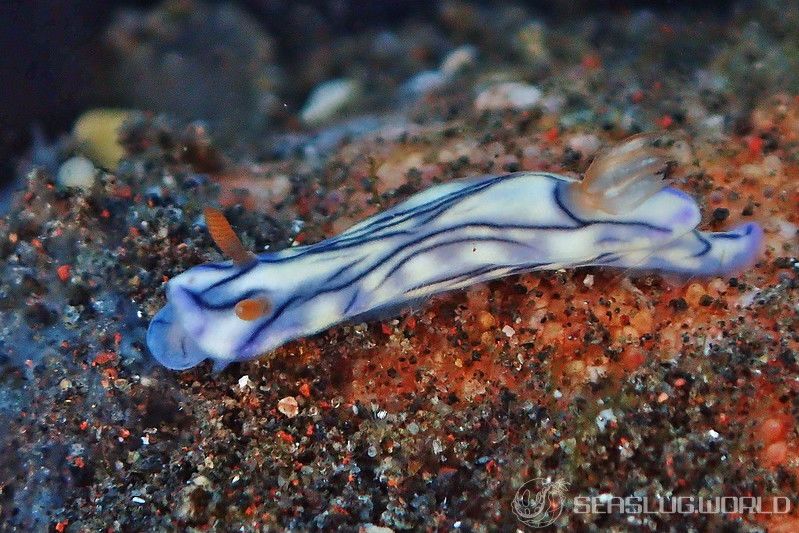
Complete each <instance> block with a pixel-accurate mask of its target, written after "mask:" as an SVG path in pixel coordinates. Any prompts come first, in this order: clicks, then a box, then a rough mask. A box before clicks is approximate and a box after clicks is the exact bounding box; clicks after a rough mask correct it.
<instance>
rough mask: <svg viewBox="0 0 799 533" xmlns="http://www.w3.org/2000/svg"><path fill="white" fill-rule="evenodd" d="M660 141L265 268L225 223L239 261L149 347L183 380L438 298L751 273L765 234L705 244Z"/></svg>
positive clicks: (448, 204) (177, 313)
mask: <svg viewBox="0 0 799 533" xmlns="http://www.w3.org/2000/svg"><path fill="white" fill-rule="evenodd" d="M667 166H668V165H667V160H666V159H665V156H664V153H663V152H662V150H661V149H659V148H657V147H656V146H655V144H654V141H653V137H650V136H646V135H642V136H634V137H631V138H630V139H628V140H626V141H624V142H622V143H621V144H620V145H618V146H617V147H615V148H612V149H611V150H609V151H607V152H605V153H604V154H602V155H600V156H598V157H597V158H595V160H594V162H593V163H592V164H591V166H590V167H589V169H588V170H587V171H586V174H585V177H584V179H583V180H577V179H573V178H571V177H567V176H561V175H557V174H552V173H548V172H514V173H511V174H505V175H492V176H482V177H478V178H471V179H464V180H458V181H452V182H449V183H444V184H441V185H437V186H434V187H432V188H430V189H427V190H425V191H423V192H420V193H418V194H416V195H415V196H412V197H411V198H409V199H408V200H406V201H405V202H403V203H400V204H398V205H396V206H394V207H392V208H391V209H388V210H387V211H384V212H382V213H379V214H377V215H374V216H372V217H370V218H368V219H366V220H363V221H362V222H360V223H359V224H356V225H355V226H353V227H351V228H350V229H349V230H347V231H345V232H343V233H341V234H340V235H337V236H335V237H331V238H329V239H326V240H323V241H321V242H318V243H316V244H311V245H307V246H297V247H293V248H289V249H286V250H282V251H278V252H274V253H263V254H260V255H254V254H252V253H250V252H248V251H247V250H246V249H245V248H244V246H243V245H242V243H241V241H239V239H238V238H237V237H236V235H235V233H234V232H233V230H232V229H231V227H230V225H229V224H228V223H227V220H226V219H225V218H224V216H223V215H222V214H221V213H220V212H218V211H216V210H214V209H206V213H205V218H206V223H207V226H208V230H209V232H210V233H211V236H212V237H213V238H214V240H215V241H216V243H217V245H218V246H219V247H220V249H221V250H222V251H223V252H224V253H225V254H226V255H227V256H228V257H230V258H231V260H230V261H226V262H218V263H209V264H204V265H199V266H196V267H194V268H191V269H190V270H188V271H186V272H184V273H182V274H180V275H178V276H176V277H174V278H173V279H171V280H170V281H169V283H168V284H167V288H166V294H167V303H166V305H165V306H164V307H163V308H162V309H161V310H160V311H159V312H158V313H157V314H156V315H155V317H154V318H153V320H152V322H151V323H150V327H149V330H148V332H147V345H148V347H149V349H150V351H151V352H152V354H153V356H154V357H155V358H156V359H157V360H158V361H159V362H160V363H161V364H163V365H164V366H166V367H168V368H171V369H175V370H182V369H187V368H190V367H193V366H195V365H197V364H198V363H200V362H201V361H203V360H205V359H211V360H213V362H214V367H215V369H217V370H221V369H222V368H224V367H225V366H226V365H227V364H229V363H231V362H233V361H243V360H248V359H253V358H257V357H259V356H261V355H263V354H266V353H267V352H269V351H271V350H273V349H275V348H277V347H278V346H280V345H282V344H284V343H286V342H288V341H291V340H293V339H297V338H300V337H305V336H308V335H312V334H314V333H318V332H320V331H323V330H325V329H327V328H329V327H331V326H333V325H335V324H338V323H341V322H344V321H351V320H358V319H359V318H360V319H362V318H363V317H365V316H375V315H380V314H383V315H384V316H385V314H387V313H390V312H392V311H393V312H398V311H400V310H402V308H403V306H410V305H412V304H414V303H416V302H418V301H420V300H422V299H425V298H427V297H429V296H431V295H434V294H436V293H440V292H443V291H450V290H454V289H460V288H463V287H466V286H468V285H472V284H475V283H480V282H483V281H487V280H491V279H495V278H500V277H503V276H509V275H512V274H519V273H522V272H530V271H535V270H551V269H560V268H574V267H583V266H602V267H615V268H623V269H644V270H653V269H654V270H660V271H666V272H675V273H679V274H685V275H691V276H710V275H722V274H725V273H729V272H733V271H735V270H740V269H742V268H744V267H746V266H747V265H748V264H750V263H751V262H752V261H753V260H754V258H755V257H756V256H757V253H758V249H759V246H760V241H761V238H762V230H761V228H760V227H759V226H758V225H757V224H755V223H749V224H744V225H741V226H738V227H736V228H734V229H732V230H730V231H726V232H703V231H699V230H697V229H696V227H697V225H698V224H699V222H700V212H699V207H698V205H697V203H696V202H695V201H694V199H693V198H692V197H690V196H689V195H687V194H685V193H683V192H680V191H679V190H677V189H674V188H672V187H669V186H668V179H666V174H667Z"/></svg>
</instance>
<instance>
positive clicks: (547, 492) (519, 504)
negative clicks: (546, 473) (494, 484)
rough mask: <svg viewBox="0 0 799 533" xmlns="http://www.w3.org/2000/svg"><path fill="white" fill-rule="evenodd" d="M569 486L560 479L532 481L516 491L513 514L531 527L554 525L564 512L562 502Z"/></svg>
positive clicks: (512, 507)
mask: <svg viewBox="0 0 799 533" xmlns="http://www.w3.org/2000/svg"><path fill="white" fill-rule="evenodd" d="M568 486H569V484H568V483H566V482H565V481H562V480H559V479H558V480H553V479H549V478H547V479H544V478H540V477H539V478H535V479H531V480H530V481H528V482H526V483H525V484H524V485H522V486H521V487H519V490H517V491H516V495H515V496H514V497H513V502H511V509H513V514H515V515H516V518H518V519H519V521H520V522H521V523H523V524H524V525H526V526H529V527H535V528H538V527H546V526H549V525H552V524H553V523H554V522H555V520H557V519H558V517H559V516H560V513H561V512H562V511H563V505H562V503H561V500H562V499H563V496H564V493H565V492H566V488H567V487H568Z"/></svg>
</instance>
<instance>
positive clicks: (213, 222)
mask: <svg viewBox="0 0 799 533" xmlns="http://www.w3.org/2000/svg"><path fill="white" fill-rule="evenodd" d="M203 213H204V214H205V223H206V224H207V225H208V233H210V234H211V238H212V239H213V240H214V242H215V243H216V245H217V246H218V247H219V249H220V250H222V253H223V254H225V255H226V256H228V257H229V258H231V259H232V260H233V262H234V263H236V264H237V265H245V264H247V263H250V262H252V261H254V260H255V255H254V254H253V253H252V252H250V251H249V250H247V249H246V248H245V247H244V245H243V244H242V243H241V240H240V239H239V237H238V235H236V232H234V231H233V228H232V227H231V226H230V222H228V220H227V218H225V215H223V214H222V212H221V211H219V210H218V209H214V208H213V207H206V208H205V210H204V211H203Z"/></svg>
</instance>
